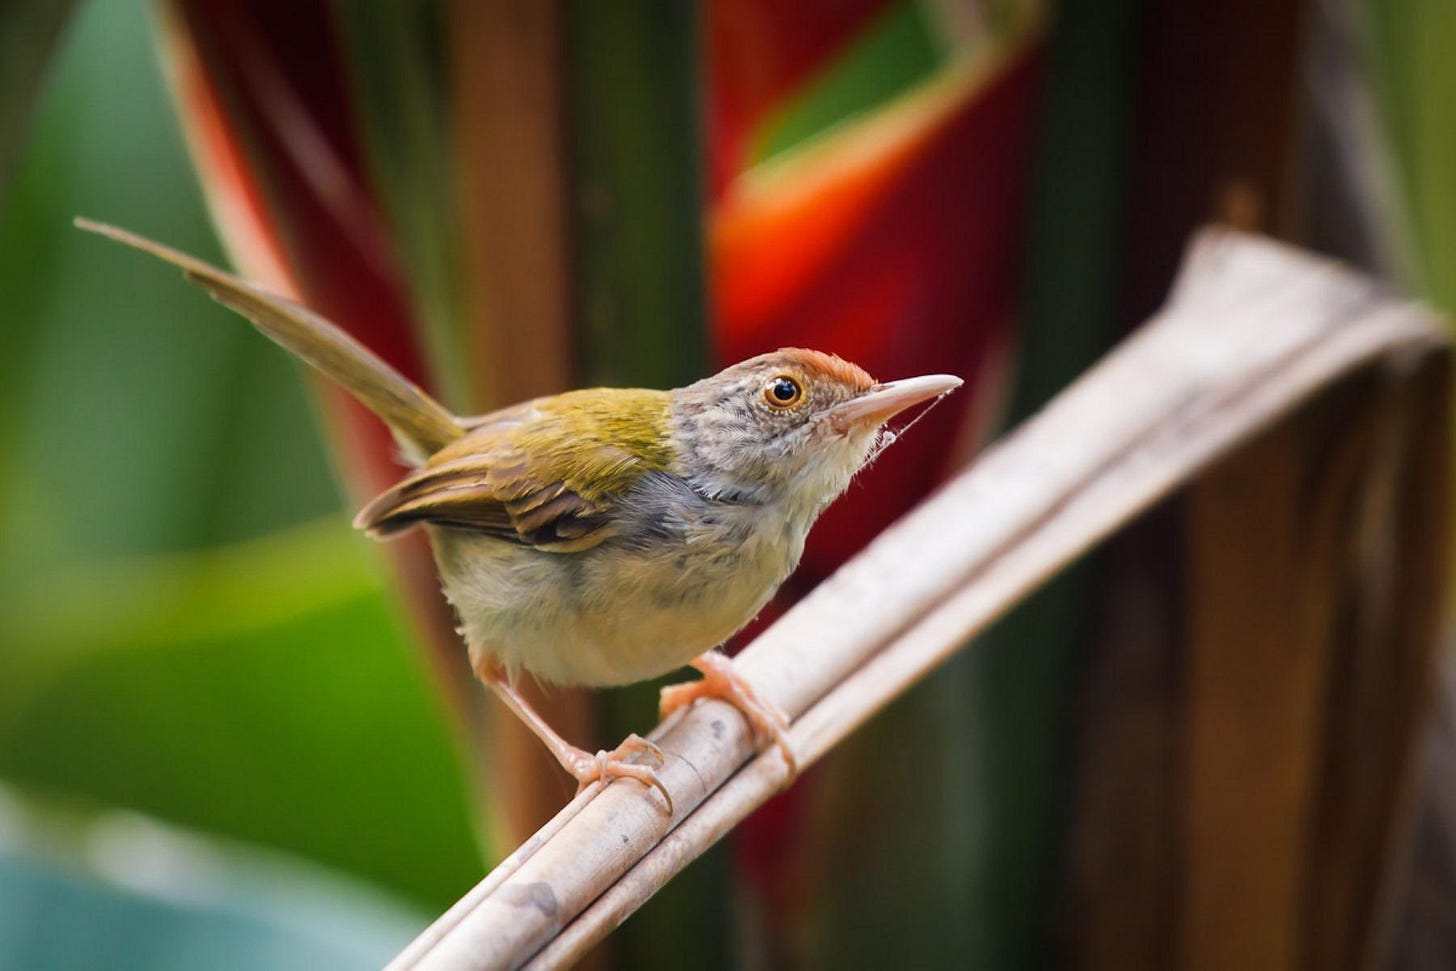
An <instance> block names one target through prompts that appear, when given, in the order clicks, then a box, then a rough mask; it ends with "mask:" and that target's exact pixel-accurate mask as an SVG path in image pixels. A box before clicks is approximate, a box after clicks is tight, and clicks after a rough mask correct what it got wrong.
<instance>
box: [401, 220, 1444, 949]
mask: <svg viewBox="0 0 1456 971" xmlns="http://www.w3.org/2000/svg"><path fill="white" fill-rule="evenodd" d="M1445 350H1446V343H1445V338H1444V336H1443V334H1442V332H1441V330H1440V329H1439V327H1438V326H1437V323H1436V321H1435V320H1434V319H1433V318H1432V317H1431V316H1430V315H1428V314H1427V313H1425V312H1424V311H1422V310H1420V309H1418V308H1414V307H1411V306H1409V305H1404V304H1400V303H1396V302H1394V301H1391V300H1389V299H1388V298H1386V297H1384V296H1383V295H1382V294H1381V293H1380V292H1379V291H1377V290H1376V288H1375V287H1374V286H1373V285H1372V284H1370V283H1369V282H1368V281H1364V280H1362V279H1360V278H1358V277H1356V276H1354V275H1353V274H1350V273H1348V272H1346V271H1344V270H1342V269H1340V268H1338V267H1336V266H1334V265H1333V264H1330V263H1328V262H1325V261H1321V260H1316V259H1313V258H1311V257H1308V256H1305V255H1302V254H1299V253H1298V252H1296V251H1293V250H1290V249H1287V248H1285V247H1281V246H1277V245H1275V244H1272V243H1268V242H1265V241H1261V240H1257V239H1254V238H1251V237H1246V236H1240V235H1236V234H1232V233H1218V232H1211V233H1206V234H1204V235H1203V236H1201V237H1200V238H1199V239H1198V240H1197V242H1196V243H1195V245H1194V247H1193V248H1192V251H1191V253H1190V256H1189V259H1188V261H1187V264H1186V266H1185V270H1184V273H1183V275H1182V277H1181V278H1180V281H1179V284H1178V286H1177V288H1176V290H1175V294H1174V298H1173V301H1172V302H1171V304H1170V307H1169V309H1167V310H1165V311H1164V312H1163V313H1162V314H1160V315H1159V316H1158V317H1157V318H1155V319H1154V320H1153V321H1151V322H1150V323H1149V324H1148V325H1147V326H1146V327H1145V328H1144V329H1143V330H1142V331H1140V332H1139V333H1138V335H1137V336H1135V337H1134V338H1132V339H1131V340H1129V341H1128V342H1126V343H1125V344H1124V345H1123V346H1122V347H1121V348H1119V349H1118V350H1117V351H1115V352H1114V353H1113V354H1112V355H1110V356H1109V357H1108V358H1107V359H1105V360H1104V361H1103V362H1102V363H1100V364H1099V365H1098V366H1097V367H1095V368H1094V369H1093V370H1092V371H1090V372H1088V374H1087V375H1085V376H1084V377H1083V378H1082V379H1081V380H1079V381H1078V382H1077V383H1076V384H1075V385H1073V386H1072V387H1071V388H1069V389H1068V390H1067V391H1066V392H1065V393H1063V394H1062V395H1061V396H1060V397H1059V398H1058V399H1057V400H1056V401H1055V402H1053V403H1052V405H1050V406H1049V407H1048V408H1047V409H1046V410H1045V411H1044V412H1043V413H1042V414H1040V415H1038V416H1037V417H1036V418H1034V419H1033V420H1032V421H1030V422H1028V423H1027V424H1026V425H1025V426H1023V427H1022V428H1021V429H1019V430H1018V431H1017V432H1016V433H1015V434H1014V435H1013V436H1011V437H1010V438H1009V439H1007V440H1006V441H1005V442H1003V443H1002V444H1001V445H999V446H997V447H996V448H994V449H992V450H991V451H989V452H988V453H987V454H986V455H985V456H984V457H983V458H982V459H981V460H980V461H979V462H978V463H977V464H976V465H975V466H974V467H973V468H971V469H970V470H968V471H967V472H965V473H963V474H962V475H960V476H959V477H958V478H957V479H955V480H954V481H953V482H951V483H949V484H948V485H947V486H946V487H945V488H944V489H942V490H941V491H940V492H939V493H937V494H936V495H935V496H933V497H931V498H930V499H929V500H927V501H926V502H925V503H923V504H922V505H921V506H920V507H918V508H917V509H916V510H915V511H913V512H912V513H911V514H910V515H908V516H907V517H905V518H904V519H902V520H901V521H900V522H899V523H897V524H896V525H895V526H893V527H892V528H891V529H889V530H887V531H886V532H885V533H884V534H883V535H882V536H881V537H879V538H878V539H877V540H876V541H875V542H874V543H873V544H871V546H870V547H869V548H868V549H867V550H865V551H864V553H862V554H861V555H860V556H858V557H856V558H855V559H854V560H853V561H852V562H850V563H849V564H846V565H845V567H844V568H842V569H841V570H840V571H839V572H838V573H836V574H835V575H834V576H833V577H832V578H830V579H829V580H828V581H826V582H825V583H823V584H821V585H820V586H819V587H818V588H817V589H816V590H815V591H814V592H813V593H812V594H811V595H810V596H809V597H807V598H805V599H804V600H803V601H802V602H801V603H800V604H799V605H797V606H796V607H795V608H794V609H793V610H791V611H790V612H789V613H787V614H786V615H785V616H784V617H783V618H782V619H781V620H780V621H779V622H778V623H776V624H775V625H774V626H773V627H772V628H770V629H769V630H768V631H767V632H765V633H764V634H763V636H761V637H760V638H759V639H758V640H756V641H755V642H754V643H753V644H752V645H750V646H749V647H748V649H746V650H745V651H744V652H743V653H742V654H741V655H740V656H739V658H738V661H737V663H738V665H739V668H740V670H741V671H742V672H743V673H744V674H745V675H746V676H748V677H749V678H750V679H751V680H752V681H753V683H754V684H755V685H756V686H757V688H758V690H759V692H761V693H762V694H763V695H764V696H766V697H767V698H769V699H771V700H773V701H774V702H775V703H777V704H779V705H780V706H781V707H783V708H784V709H785V710H786V711H788V712H789V713H790V714H791V715H793V716H795V721H794V724H793V727H792V729H791V732H790V738H791V741H792V744H793V747H794V750H795V752H796V754H797V756H798V759H799V762H800V764H801V765H807V764H809V763H812V762H813V761H815V760H816V759H817V758H819V757H820V756H822V755H823V754H824V753H825V752H827V751H828V750H829V749H830V748H832V747H833V746H834V745H835V744H837V743H838V742H839V741H840V740H841V739H843V738H844V736H845V735H847V734H848V733H849V732H851V731H853V730H854V729H855V728H856V727H858V726H859V725H861V724H863V723H864V721H865V720H867V719H868V718H869V717H871V716H872V715H873V714H874V713H875V712H877V711H878V710H880V709H881V708H883V707H884V706H885V705H886V704H888V703H889V702H890V701H891V700H893V699H894V698H895V697H896V696H898V695H899V694H900V693H902V692H903V691H905V690H906V689H907V688H908V687H910V686H911V685H913V684H914V683H915V682H916V681H918V680H919V679H920V678H922V677H924V676H925V674H926V673H928V672H929V671H930V670H932V669H933V668H934V667H935V666H936V665H938V664H939V663H941V662H942V661H944V660H945V659H946V658H947V657H949V656H950V655H951V654H952V653H954V652H955V651H956V650H957V649H959V647H961V646H962V645H963V644H964V643H965V641H966V639H967V638H968V637H969V636H970V635H972V634H974V633H976V632H978V631H980V630H982V629H984V628H985V627H986V626H987V625H988V624H990V623H991V622H992V621H994V620H995V619H996V618H997V617H999V616H1000V615H1001V614H1003V613H1004V612H1005V611H1006V610H1008V609H1009V608H1010V607H1011V606H1012V605H1013V604H1014V603H1015V602H1016V601H1017V600H1019V599H1020V598H1021V597H1023V596H1025V595H1026V594H1027V593H1028V592H1029V591H1031V590H1032V589H1034V588H1035V587H1036V586H1037V585H1038V584H1040V583H1041V582H1043V581H1045V580H1046V579H1047V578H1048V577H1050V576H1051V575H1053V574H1054V573H1055V572H1056V571H1057V570H1059V569H1061V568H1062V567H1064V566H1065V565H1067V564H1068V563H1069V562H1071V561H1072V560H1074V559H1076V558H1077V557H1079V556H1080V555H1082V554H1083V553H1084V552H1086V550H1087V549H1089V548H1090V547H1091V546H1092V545H1093V544H1095V543H1096V542H1098V541H1099V540H1101V539H1103V538H1105V537H1106V536H1107V535H1108V534H1109V533H1111V532H1113V531H1114V530H1116V529H1117V528H1118V527H1119V526H1121V525H1123V524H1125V523H1126V522H1127V521H1129V520H1130V519H1132V518H1133V517H1135V516H1136V515H1138V514H1139V513H1140V512H1142V511H1143V510H1145V509H1146V508H1147V507H1148V506H1149V505H1151V504H1152V503H1154V502H1156V501H1158V500H1159V499H1160V498H1162V497H1164V496H1166V495H1168V494H1169V493H1170V492H1172V491H1174V490H1175V489H1177V488H1178V487H1179V486H1180V485H1182V484H1184V483H1186V482H1188V481H1189V480H1191V479H1192V478H1194V477H1196V475H1197V473H1198V472H1199V471H1200V470H1201V469H1203V468H1205V467H1207V466H1208V464H1209V463H1211V462H1212V461H1214V460H1215V459H1216V458H1217V457H1219V456H1220V455H1222V454H1225V453H1226V452H1228V451H1229V450H1230V449H1232V448H1233V447H1235V446H1236V445H1238V444H1239V443H1241V442H1243V441H1246V440H1247V439H1249V438H1250V437H1251V436H1253V435H1254V434H1256V433H1257V432H1259V431H1260V430H1261V429H1264V428H1267V427H1268V426H1269V425H1270V424H1272V423H1273V422H1275V421H1277V420H1278V419H1279V418H1280V417H1281V416H1284V415H1287V414H1288V413H1289V412H1290V411H1292V410H1293V409H1294V408H1296V407H1297V406H1298V405H1300V404H1301V403H1302V402H1304V401H1306V400H1308V399H1309V398H1310V397H1311V396H1312V395H1314V394H1315V393H1317V392H1318V391H1319V389H1320V388H1322V387H1324V386H1325V385H1328V384H1329V383H1331V382H1333V381H1335V380H1337V379H1338V378H1339V377H1341V376H1342V375H1345V374H1347V373H1349V372H1350V371H1352V370H1355V369H1357V368H1359V367H1362V366H1366V365H1369V364H1371V363H1372V362H1374V361H1377V360H1384V361H1389V362H1394V364H1395V365H1396V366H1406V367H1410V368H1413V367H1415V366H1416V365H1418V364H1426V363H1428V362H1432V361H1435V362H1438V363H1439V366H1443V367H1444V366H1445V365H1446V356H1445ZM654 738H655V739H656V740H657V741H658V743H659V744H660V745H661V746H662V748H663V749H664V751H665V752H667V753H668V755H669V757H668V764H667V766H665V767H664V770H663V778H664V781H665V782H666V783H667V785H668V786H669V788H670V789H671V790H672V792H673V793H674V796H675V799H676V803H677V807H678V812H677V816H675V817H673V818H671V819H670V818H668V817H667V815H666V814H665V813H664V811H663V809H662V804H661V801H660V800H656V799H652V798H650V796H648V795H647V794H646V793H644V792H643V791H642V789H641V788H640V787H637V786H633V785H628V784H620V783H619V784H616V785H612V786H609V787H607V788H605V789H603V790H601V791H600V792H598V793H595V794H593V793H586V794H583V796H582V797H579V798H578V799H577V800H575V801H573V803H572V804H571V805H570V806H568V807H567V809H566V810H563V812H562V813H561V814H560V815H559V816H558V817H557V819H556V820H553V821H552V823H551V824H550V825H548V827H547V828H546V829H544V830H543V831H542V832H541V833H539V834H537V836H536V837H533V839H532V841H531V842H530V843H528V844H527V846H525V847H522V849H521V850H518V851H517V853H516V854H513V855H512V857H511V858H510V859H509V860H508V861H507V862H506V863H505V864H502V867H501V868H500V869H498V870H497V871H496V872H495V873H493V874H491V876H489V877H487V878H486V881H485V882H484V883H482V884H481V885H480V886H479V887H477V888H476V889H475V890H474V891H472V893H471V894H470V895H469V896H468V897H467V898H466V899H465V900H463V901H462V902H461V903H460V904H457V905H456V907H453V908H451V910H450V911H449V912H447V914H446V915H445V916H443V917H442V918H441V919H440V920H439V921H437V922H436V924H435V925H434V926H432V927H431V928H430V929H429V930H428V931H426V933H425V935H422V937H421V938H420V940H418V941H416V942H415V943H414V944H412V945H411V946H410V948H409V949H407V950H406V951H405V952H404V953H403V954H401V955H400V956H399V958H398V959H396V962H395V963H394V965H392V966H393V967H399V968H404V967H428V968H444V967H451V968H496V967H511V966H517V965H520V964H523V963H525V962H526V961H528V960H530V961H531V966H532V967H557V966H561V965H563V964H566V963H569V962H570V961H572V960H573V959H575V958H577V957H579V956H580V955H581V954H582V953H583V952H584V951H585V949H586V948H588V947H590V946H591V945H592V944H593V943H595V942H596V941H598V940H600V939H601V938H602V937H604V936H605V935H606V934H607V933H609V932H610V931H611V930H612V929H613V928H615V927H616V926H617V925H618V924H620V923H621V921H622V920H624V919H625V918H626V917H627V916H628V915H629V914H631V913H632V912H633V911H634V910H635V909H636V908H637V907H638V906H640V905H641V904H642V903H643V902H644V901H645V900H647V899H648V898H649V897H650V896H651V895H652V894H653V893H654V892H655V891H656V890H657V889H658V888H660V887H661V886H662V885H663V884H664V883H665V882H666V881H667V880H668V879H670V878H671V877H672V876H673V875H674V874H675V873H677V872H678V871H679V870H681V869H682V868H683V867H684V866H686V865H687V864H688V863H689V862H691V861H692V860H693V859H694V858H696V857H697V856H698V855H699V854H700V853H702V852H703V850H704V849H706V848H707V847H708V846H709V845H711V844H712V843H713V842H714V841H715V840H717V839H719V838H720V837H721V836H722V835H723V834H724V833H726V832H727V831H728V830H729V829H731V828H732V826H733V825H735V824H736V823H737V822H738V821H739V820H741V819H742V818H743V817H744V816H746V815H748V813H750V812H752V810H753V809H754V808H756V807H757V806H759V805H761V804H762V803H763V802H764V801H765V800H766V799H768V798H769V797H770V796H771V795H772V794H773V793H774V792H775V791H776V790H777V788H778V787H779V785H780V784H781V782H782V780H783V778H784V769H783V765H782V762H781V760H780V757H779V756H778V755H777V754H776V753H775V752H773V751H770V752H768V753H766V754H763V755H761V756H758V757H757V758H755V759H753V761H752V762H751V763H749V764H748V765H747V766H746V767H743V764H744V763H745V762H746V761H747V760H748V759H749V758H750V757H751V756H752V745H751V741H750V738H749V736H748V733H747V730H746V726H745V725H744V723H743V721H742V719H741V718H740V717H739V716H738V715H737V713H736V712H735V711H734V710H733V709H732V708H730V707H728V706H726V705H724V704H722V703H720V702H708V703H704V704H700V705H698V706H697V707H695V708H693V709H691V710H689V711H687V712H685V713H682V714H681V715H679V716H676V717H675V718H674V719H671V720H669V721H668V722H667V723H665V724H664V725H662V726H660V727H659V729H658V731H656V732H655V733H654ZM533 955H534V959H533Z"/></svg>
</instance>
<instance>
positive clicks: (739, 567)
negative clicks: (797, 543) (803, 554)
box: [431, 529, 798, 686]
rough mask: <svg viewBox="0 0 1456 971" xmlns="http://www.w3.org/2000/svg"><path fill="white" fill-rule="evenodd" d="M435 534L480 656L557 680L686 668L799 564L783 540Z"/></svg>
mask: <svg viewBox="0 0 1456 971" xmlns="http://www.w3.org/2000/svg"><path fill="white" fill-rule="evenodd" d="M431 532H432V539H433V540H434V544H433V545H434V546H435V556H436V560H437V562H438V563H439V566H440V574H441V577H442V578H443V580H444V585H445V593H446V595H447V596H448V597H449V599H450V602H451V603H452V604H454V605H455V609H456V611H457V613H458V614H459V616H460V620H461V633H462V634H463V635H464V636H465V638H466V641H467V643H468V644H469V647H470V654H471V661H472V663H473V664H475V665H476V666H479V664H480V663H481V662H482V661H486V660H489V661H492V662H494V663H497V664H500V665H502V666H504V667H505V668H506V669H507V670H508V671H509V672H510V673H511V674H512V675H513V676H514V675H515V674H516V673H517V672H519V671H523V670H524V671H528V672H530V673H531V674H532V675H534V676H535V677H536V678H538V679H540V680H542V681H546V682H550V683H555V684H579V685H591V686H607V685H617V684H628V683H631V682H634V681H641V680H645V679H647V678H653V677H657V676H658V675H661V674H665V673H667V672H669V671H671V670H673V669H675V668H678V667H681V666H682V665H684V664H686V663H687V662H688V661H690V660H692V659H693V658H694V657H696V656H697V655H699V654H701V653H702V652H703V651H706V650H709V649H711V648H713V647H716V646H718V645H719V644H721V643H722V642H723V641H725V640H727V639H728V637H729V636H731V635H732V634H733V633H734V632H735V631H737V630H738V629H739V628H741V627H742V626H743V625H744V624H746V623H748V621H750V620H752V619H753V617H754V615H755V614H757V613H758V611H759V610H760V609H762V607H763V605H764V604H765V603H766V602H767V601H768V598H769V597H771V596H772V595H773V592H774V590H775V589H777V587H778V585H779V584H780V583H781V582H782V581H783V579H784V578H785V577H786V576H787V575H788V573H789V571H790V570H791V569H792V568H793V566H794V564H795V562H796V561H797V559H798V557H797V555H796V552H797V551H796V550H791V549H789V548H788V545H789V544H788V543H786V542H784V541H782V540H781V539H780V540H779V541H778V542H772V541H760V542H756V543H748V544H743V545H740V546H738V547H735V548H726V549H725V548H724V547H723V546H722V545H721V544H713V549H712V550H711V552H710V551H709V549H708V546H707V544H705V545H704V547H703V548H702V549H701V550H699V549H695V548H694V546H693V544H683V545H676V546H673V547H671V548H670V549H665V550H662V551H654V552H652V553H644V552H642V551H639V550H632V549H623V548H620V547H613V546H610V545H608V544H603V545H602V546H599V547H596V548H595V549H592V550H587V551H585V552H581V553H544V552H541V551H539V550H535V549H531V548H524V547H518V546H514V545H511V544H507V543H503V542H500V541H499V540H495V539H491V538H489V537H485V536H481V535H478V534H472V533H464V532H460V531H455V530H445V529H435V530H432V531H431Z"/></svg>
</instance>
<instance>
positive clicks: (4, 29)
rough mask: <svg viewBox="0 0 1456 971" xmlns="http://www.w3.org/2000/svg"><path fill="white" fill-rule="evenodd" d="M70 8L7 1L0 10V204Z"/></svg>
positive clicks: (54, 1)
mask: <svg viewBox="0 0 1456 971" xmlns="http://www.w3.org/2000/svg"><path fill="white" fill-rule="evenodd" d="M74 6H75V3H74V0H7V2H6V3H5V4H3V5H0V202H3V201H4V199H5V190H6V187H7V186H8V185H9V184H10V176H11V173H12V172H13V171H14V168H15V159H16V158H17V156H18V155H19V152H20V146H21V144H22V142H23V139H24V136H25V131H26V125H27V122H29V120H30V116H31V109H32V107H33V105H34V103H35V99H36V95H37V94H38V93H39V91H40V89H41V82H42V81H43V79H44V77H45V69H46V65H47V64H48V63H49V62H50V56H51V52H52V51H53V50H54V49H55V47H56V44H57V43H58V42H59V40H60V37H61V30H62V28H64V27H65V26H66V21H67V20H68V19H69V18H70V16H71V10H72V8H73V7H74Z"/></svg>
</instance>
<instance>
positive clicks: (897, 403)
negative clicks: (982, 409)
mask: <svg viewBox="0 0 1456 971" xmlns="http://www.w3.org/2000/svg"><path fill="white" fill-rule="evenodd" d="M963 383H964V382H962V381H961V379H960V378H958V377H956V376H955V375H953V374H926V375H922V376H921V377H918V378H905V379H904V380H902V381H890V382H887V383H885V384H877V385H875V386H874V387H873V388H870V389H869V390H868V391H866V392H865V393H864V394H862V395H860V396H859V397H858V398H851V399H850V400H849V401H846V402H844V403H843V404H839V405H835V406H834V407H833V408H831V409H830V410H829V413H828V418H829V422H830V424H831V425H832V426H833V428H834V430H835V431H838V432H847V431H852V430H854V429H862V428H873V427H875V426H877V425H883V424H884V423H885V422H887V421H889V420H890V419H891V418H893V417H895V416H896V415H898V414H899V413H900V412H902V411H904V410H905V409H906V408H909V407H910V406H911V405H918V404H920V402H922V401H928V400H930V399H931V398H939V397H940V396H941V395H943V394H948V393H950V392H951V391H954V390H955V389H956V388H959V387H960V386H961V385H962V384H963Z"/></svg>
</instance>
